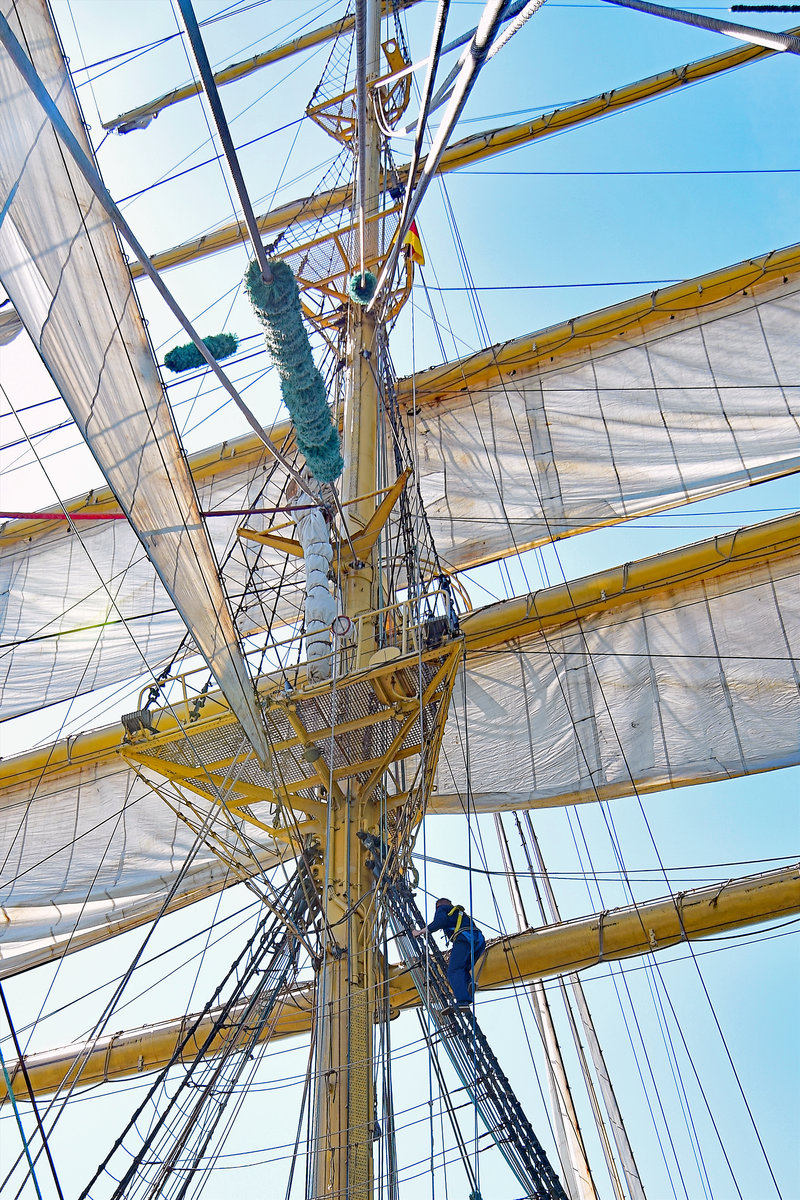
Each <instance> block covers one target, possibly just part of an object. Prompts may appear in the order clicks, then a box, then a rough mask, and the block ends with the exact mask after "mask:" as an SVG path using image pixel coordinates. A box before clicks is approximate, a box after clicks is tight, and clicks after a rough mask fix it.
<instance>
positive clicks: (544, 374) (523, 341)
mask: <svg viewBox="0 0 800 1200" xmlns="http://www.w3.org/2000/svg"><path fill="white" fill-rule="evenodd" d="M799 315H800V247H797V246H793V247H789V248H788V249H787V250H785V251H780V252H778V253H777V254H776V255H775V256H772V255H767V256H765V258H764V259H760V260H754V261H753V262H752V263H742V264H739V266H738V267H732V268H728V269H727V270H726V271H721V272H718V273H716V275H715V276H709V277H706V278H700V279H695V280H687V281H686V282H685V283H682V284H679V285H677V286H675V287H673V288H669V289H665V290H664V291H663V292H654V293H653V295H652V296H648V297H641V298H640V299H638V300H636V301H632V302H628V303H626V304H621V305H618V306H615V307H613V308H609V309H605V310H602V311H599V312H597V313H591V314H589V315H587V316H585V317H580V318H577V319H576V320H575V321H569V322H566V323H564V324H563V325H560V326H555V327H553V328H552V329H547V330H542V331H541V332H540V333H537V334H532V335H528V336H526V337H524V338H519V339H517V340H516V341H514V342H508V343H505V344H504V345H499V346H494V347H491V348H490V349H489V350H485V351H481V352H480V353H479V354H476V355H473V356H471V357H470V358H465V359H462V360H460V361H459V362H457V363H450V364H447V365H445V366H444V367H437V368H433V369H432V370H430V371H428V372H421V373H418V374H417V376H416V377H415V378H414V380H413V399H414V403H415V411H416V412H417V414H418V416H417V420H416V429H415V436H416V445H417V446H418V449H419V456H420V474H421V484H422V490H423V496H424V497H425V500H426V508H427V513H428V517H429V519H430V522H431V526H432V529H433V534H434V539H435V540H436V543H437V545H438V546H439V547H440V548H441V552H442V554H443V557H444V559H445V560H446V561H447V563H449V564H451V565H452V566H454V567H464V566H470V565H475V564H478V563H483V562H487V561H490V560H492V559H494V558H499V557H502V556H504V555H508V554H513V553H515V552H516V551H519V550H523V549H526V548H528V547H530V546H537V545H541V544H543V543H544V542H548V541H551V540H553V539H557V538H562V537H568V536H570V535H572V534H574V533H580V532H583V531H584V530H588V529H593V528H596V527H598V526H600V525H610V524H614V523H615V522H618V521H622V520H626V519H629V518H630V517H635V516H642V515H643V514H646V513H652V512H660V511H663V510H665V509H669V508H673V507H674V506H676V505H680V504H685V503H688V502H689V501H692V500H700V499H703V498H705V497H708V496H715V495H720V494H722V493H724V492H727V491H730V490H732V489H735V488H739V487H746V486H748V485H749V484H751V483H756V482H759V481H761V480H764V479H770V478H773V477H775V476H777V475H782V474H787V473H790V472H795V471H797V470H798V469H800V376H798V371H797V358H796V352H795V347H796V338H797V334H796V329H797V320H798V316H799ZM403 395H404V397H405V398H406V400H407V401H408V400H410V399H411V395H412V381H406V382H405V383H404V385H403Z"/></svg>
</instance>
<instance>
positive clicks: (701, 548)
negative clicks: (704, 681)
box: [0, 513, 800, 787]
mask: <svg viewBox="0 0 800 1200" xmlns="http://www.w3.org/2000/svg"><path fill="white" fill-rule="evenodd" d="M798 549H800V514H798V513H793V514H791V515H790V516H788V517H780V518H778V519H777V520H775V521H766V522H763V523H762V524H760V525H753V526H749V527H747V528H746V529H740V530H738V531H737V532H735V533H730V534H724V535H721V536H717V537H713V538H707V539H706V540H704V541H702V542H696V543H694V545H691V546H684V547H681V548H680V549H678V550H670V551H667V552H666V553H664V554H657V555H654V556H652V557H651V558H644V559H639V560H638V561H637V562H632V563H627V564H625V565H624V566H621V567H615V568H613V569H612V570H609V571H600V572H598V573H596V574H594V575H587V576H584V577H583V578H582V579H575V580H572V581H571V582H570V583H568V584H561V585H559V586H558V587H552V588H543V589H542V590H541V591H538V592H532V593H529V594H528V595H526V596H520V597H517V598H516V599H513V600H504V601H501V602H500V603H498V604H490V605H487V606H486V607H485V608H481V609H477V610H476V611H474V612H471V613H468V614H467V615H466V616H465V617H463V618H462V621H461V628H462V632H463V634H464V636H465V639H466V646H467V651H468V653H469V652H474V651H477V650H486V649H490V648H491V647H492V646H499V645H502V644H503V643H505V642H508V641H511V640H513V639H514V638H519V637H523V636H525V635H527V634H531V633H536V632H539V631H541V630H543V629H555V628H557V627H558V626H560V625H565V624H569V623H570V622H572V621H574V620H575V619H576V617H579V616H581V615H582V614H585V613H588V612H600V611H602V610H603V609H604V608H611V607H616V606H617V605H619V604H622V603H627V602H629V601H631V600H634V599H636V597H637V596H642V595H644V594H646V593H647V592H651V591H654V590H658V589H659V588H663V587H667V586H669V587H679V586H680V584H681V582H683V581H686V582H689V581H691V580H694V579H697V578H699V577H701V576H711V575H722V574H725V573H728V572H731V571H735V570H740V569H741V568H742V567H744V566H747V565H752V566H755V565H756V564H758V563H762V562H765V561H767V560H770V561H778V560H779V559H781V558H785V557H788V556H789V555H791V554H794V553H796V552H797V550H798ZM372 674H374V675H375V677H376V678H377V676H378V674H379V672H378V671H375V672H373V673H372ZM212 705H213V706H214V709H216V711H217V712H218V713H219V714H220V716H225V717H229V715H230V712H229V709H228V708H227V705H225V704H224V702H222V701H221V699H220V697H219V695H218V694H217V693H209V695H208V698H207V706H212ZM214 709H212V711H214ZM188 711H189V706H187V705H179V704H176V705H175V706H174V708H173V710H172V712H168V711H166V710H159V711H158V712H157V713H156V714H155V717H156V724H157V725H158V729H159V733H163V732H167V731H168V730H170V729H174V730H175V731H176V732H177V730H178V728H179V723H178V721H177V720H176V719H175V716H173V715H172V713H173V712H174V713H175V714H176V716H177V717H178V718H181V719H182V721H186V720H187V719H188ZM378 715H379V714H376V716H375V717H374V718H373V717H371V718H370V722H371V721H373V720H376V719H377V718H378ZM387 719H388V716H387ZM363 724H365V721H364V719H363V718H360V719H356V720H354V721H352V722H348V723H347V724H346V725H342V726H337V729H339V730H342V729H352V728H358V727H359V726H360V725H363ZM330 736H331V731H330V729H329V728H326V729H324V730H319V731H317V732H316V733H314V734H313V738H312V739H311V740H314V741H322V740H326V739H328V738H330ZM290 744H292V743H291V742H286V743H285V745H287V746H288V745H290ZM119 745H120V727H119V725H118V724H114V725H109V726H105V727H104V728H102V729H97V730H94V731H93V732H91V733H85V734H78V735H75V736H74V737H71V738H68V739H65V740H63V741H60V742H56V743H54V744H52V745H50V746H43V747H40V748H39V749H36V750H31V751H29V752H28V753H26V754H20V755H17V756H16V757H14V758H7V759H2V760H0V786H6V787H13V786H16V785H20V784H23V783H25V782H26V781H28V780H30V779H34V778H36V777H38V776H44V775H47V776H51V775H55V774H58V773H64V774H65V776H68V775H69V773H70V772H71V771H74V770H77V769H80V768H82V767H84V768H85V767H88V766H90V765H92V764H93V763H95V762H99V761H101V760H102V759H104V758H107V757H110V756H113V755H116V754H117V753H118V751H119ZM283 745H284V743H281V746H283Z"/></svg>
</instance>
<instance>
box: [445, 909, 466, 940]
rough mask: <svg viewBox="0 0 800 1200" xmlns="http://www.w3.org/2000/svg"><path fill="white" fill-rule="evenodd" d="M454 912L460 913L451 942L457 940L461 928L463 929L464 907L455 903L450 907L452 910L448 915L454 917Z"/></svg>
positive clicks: (451, 935)
mask: <svg viewBox="0 0 800 1200" xmlns="http://www.w3.org/2000/svg"><path fill="white" fill-rule="evenodd" d="M453 913H458V920H457V921H456V927H455V929H454V930H453V932H452V933H451V934H450V941H451V942H454V941H455V940H456V938H457V937H458V934H459V930H460V929H461V923H462V921H463V920H464V909H463V907H462V906H461V905H460V904H454V905H453V907H452V908H451V909H450V912H449V913H448V914H447V915H448V917H452V915H453Z"/></svg>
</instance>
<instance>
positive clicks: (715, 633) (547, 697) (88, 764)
mask: <svg viewBox="0 0 800 1200" xmlns="http://www.w3.org/2000/svg"><path fill="white" fill-rule="evenodd" d="M664 559H666V560H667V568H668V569H666V570H663V569H662V566H661V564H662V562H663V561H664ZM714 560H716V561H714ZM709 563H710V565H709ZM676 565H677V569H676ZM799 575H800V520H798V519H792V518H784V519H782V520H780V521H775V522H769V523H767V524H766V525H764V526H759V527H757V530H756V532H755V533H750V532H748V533H747V535H746V536H737V535H730V536H729V537H726V538H722V539H711V540H710V541H709V542H706V543H699V544H698V546H697V547H690V548H688V550H686V551H674V552H672V554H671V555H670V556H662V558H660V559H659V558H656V559H654V560H642V561H641V562H639V563H636V564H631V565H630V567H629V568H619V569H618V570H617V571H615V572H604V573H602V574H601V575H599V576H591V577H589V578H588V579H586V580H577V581H575V582H574V584H571V585H568V587H564V586H562V587H560V588H553V589H547V590H544V591H542V592H539V593H536V594H535V595H533V596H531V597H528V598H523V599H519V600H515V601H512V602H510V604H508V605H507V604H499V605H491V606H489V607H488V608H486V609H485V610H481V611H479V612H477V613H475V614H474V615H473V616H472V617H470V618H469V619H468V620H467V621H465V623H464V630H465V635H466V641H467V647H468V655H467V663H466V672H465V674H466V703H465V697H464V695H463V692H462V691H461V684H460V683H459V684H458V685H457V689H456V693H455V695H454V698H453V701H452V709H453V711H452V714H451V718H450V721H449V723H448V725H447V727H446V730H445V734H444V740H443V748H442V756H441V759H440V763H439V770H438V781H437V782H438V788H437V791H435V792H434V794H433V795H432V797H431V799H430V803H429V806H428V811H429V812H431V813H444V812H459V811H462V810H463V809H464V808H465V807H466V806H467V804H469V806H470V809H471V810H472V811H498V810H503V809H512V808H524V807H547V806H552V805H559V804H572V803H578V802H581V801H589V800H594V799H597V798H598V797H603V798H611V797H614V796H622V795H628V794H630V793H632V792H633V791H634V790H638V791H640V792H643V791H652V790H657V789H661V788H670V787H678V786H680V785H682V784H685V783H691V782H695V781H702V780H714V779H722V778H730V777H731V776H735V775H742V774H750V773H753V772H758V771H764V770H769V769H771V768H775V767H781V766H789V765H792V764H795V763H798V762H800V664H798V660H797V653H796V647H797V646H798V645H799V644H800V586H798V576H799ZM642 579H644V580H645V582H644V583H641V584H640V581H641V580H642ZM606 589H608V595H607V597H606V598H605V599H604V598H603V596H602V593H603V591H604V590H606ZM576 606H577V607H578V609H579V611H580V613H581V616H580V618H578V617H577V616H576V615H575V608H576ZM509 608H510V609H511V612H510V613H509V612H508V609H509ZM476 625H479V626H480V629H481V630H482V632H481V633H480V634H479V635H476V632H475V627H476ZM532 627H535V630H536V631H535V632H529V630H530V629H531V628H532ZM473 645H474V646H477V649H471V648H470V647H471V646H473ZM765 663H766V664H768V670H765ZM465 719H466V734H465V726H464V721H465ZM91 736H92V737H93V738H94V743H89V742H86V741H81V742H80V743H79V744H78V745H75V744H69V743H68V744H64V743H61V744H60V747H59V748H58V749H57V750H56V751H55V752H53V753H50V752H49V751H39V752H36V754H35V755H31V756H20V757H19V758H18V759H9V760H7V761H6V762H4V763H2V764H0V780H2V782H3V783H4V787H3V792H2V796H3V799H2V807H0V855H1V856H2V859H1V860H5V862H6V864H7V865H6V868H5V869H4V871H3V880H4V881H5V883H4V886H3V887H2V889H0V905H1V906H2V912H3V915H4V917H5V922H6V924H5V929H4V930H3V931H2V937H0V947H2V950H0V955H2V956H5V961H6V962H7V968H6V969H8V970H10V971H13V970H16V969H19V964H30V963H32V962H34V961H41V960H42V959H43V958H46V957H48V956H49V955H51V954H56V953H58V952H59V951H61V950H64V949H67V948H68V949H70V950H71V949H74V948H77V946H79V945H81V944H82V939H84V938H85V939H86V940H100V939H101V938H103V937H105V936H111V935H112V934H114V933H116V932H119V931H120V930H122V929H124V928H128V927H130V925H132V924H136V923H138V921H139V920H144V919H146V917H147V916H151V917H152V916H154V915H155V914H156V913H157V912H158V911H159V908H160V905H161V904H162V903H163V901H164V898H165V896H166V893H167V889H168V888H169V887H170V886H172V884H173V883H174V881H175V880H176V877H177V875H178V872H179V871H180V870H181V867H182V863H183V859H184V856H185V854H186V853H187V851H188V849H189V846H190V845H191V839H190V838H189V837H188V835H187V832H186V831H184V830H183V829H182V828H181V827H179V826H178V825H177V824H176V821H175V818H174V817H173V815H172V812H171V811H170V809H169V808H168V807H167V804H166V803H165V802H164V800H163V799H162V798H161V797H160V796H158V795H155V794H149V793H148V791H147V789H146V787H145V785H144V784H143V783H142V782H141V781H140V780H139V779H138V778H137V777H136V776H135V775H134V773H133V772H132V771H131V770H130V769H129V768H128V767H127V766H126V765H124V764H123V763H122V762H121V761H120V760H119V759H118V757H117V756H116V753H115V747H116V746H117V745H118V741H119V734H118V732H117V731H116V730H114V729H111V728H110V729H109V730H107V731H105V732H104V733H103V734H95V735H91ZM93 746H94V748H93ZM467 752H468V755H469V761H468V763H467V760H466V758H465V753H467ZM468 770H469V788H468ZM169 786H170V787H171V785H169ZM258 856H259V859H260V860H262V861H264V862H265V863H268V862H274V861H275V848H274V846H273V845H272V843H271V842H270V841H269V839H264V840H263V841H262V842H261V843H260V844H259V847H258ZM192 870H193V871H198V872H199V873H200V883H197V882H196V881H195V878H194V876H193V874H189V875H188V876H187V877H186V878H185V879H183V880H181V882H180V885H179V888H178V891H177V894H176V897H175V903H176V904H180V903H182V902H188V901H189V900H190V899H192V898H194V896H195V895H197V894H202V889H203V888H206V889H207V890H214V889H215V888H218V887H221V886H224V874H225V872H224V868H223V867H222V865H221V864H219V865H217V864H216V863H215V860H214V859H213V856H211V854H210V852H207V851H206V850H205V848H202V855H201V857H200V859H198V860H197V861H196V862H195V864H194V865H193V868H192ZM198 889H199V891H198ZM87 895H88V897H89V899H88V901H87V903H86V904H85V905H84V902H83V898H84V897H85V896H87ZM73 927H75V928H76V930H77V932H76V934H75V935H74V937H72V936H71V931H72V929H73ZM0 961H3V959H2V958H0Z"/></svg>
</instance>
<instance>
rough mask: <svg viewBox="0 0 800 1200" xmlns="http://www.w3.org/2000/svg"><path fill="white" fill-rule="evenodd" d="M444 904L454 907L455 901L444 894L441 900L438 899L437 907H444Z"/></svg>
mask: <svg viewBox="0 0 800 1200" xmlns="http://www.w3.org/2000/svg"><path fill="white" fill-rule="evenodd" d="M444 904H446V905H447V907H448V908H452V907H453V901H452V900H448V899H447V897H446V896H443V897H442V899H441V900H437V901H436V907H437V908H441V907H442V905H444Z"/></svg>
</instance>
